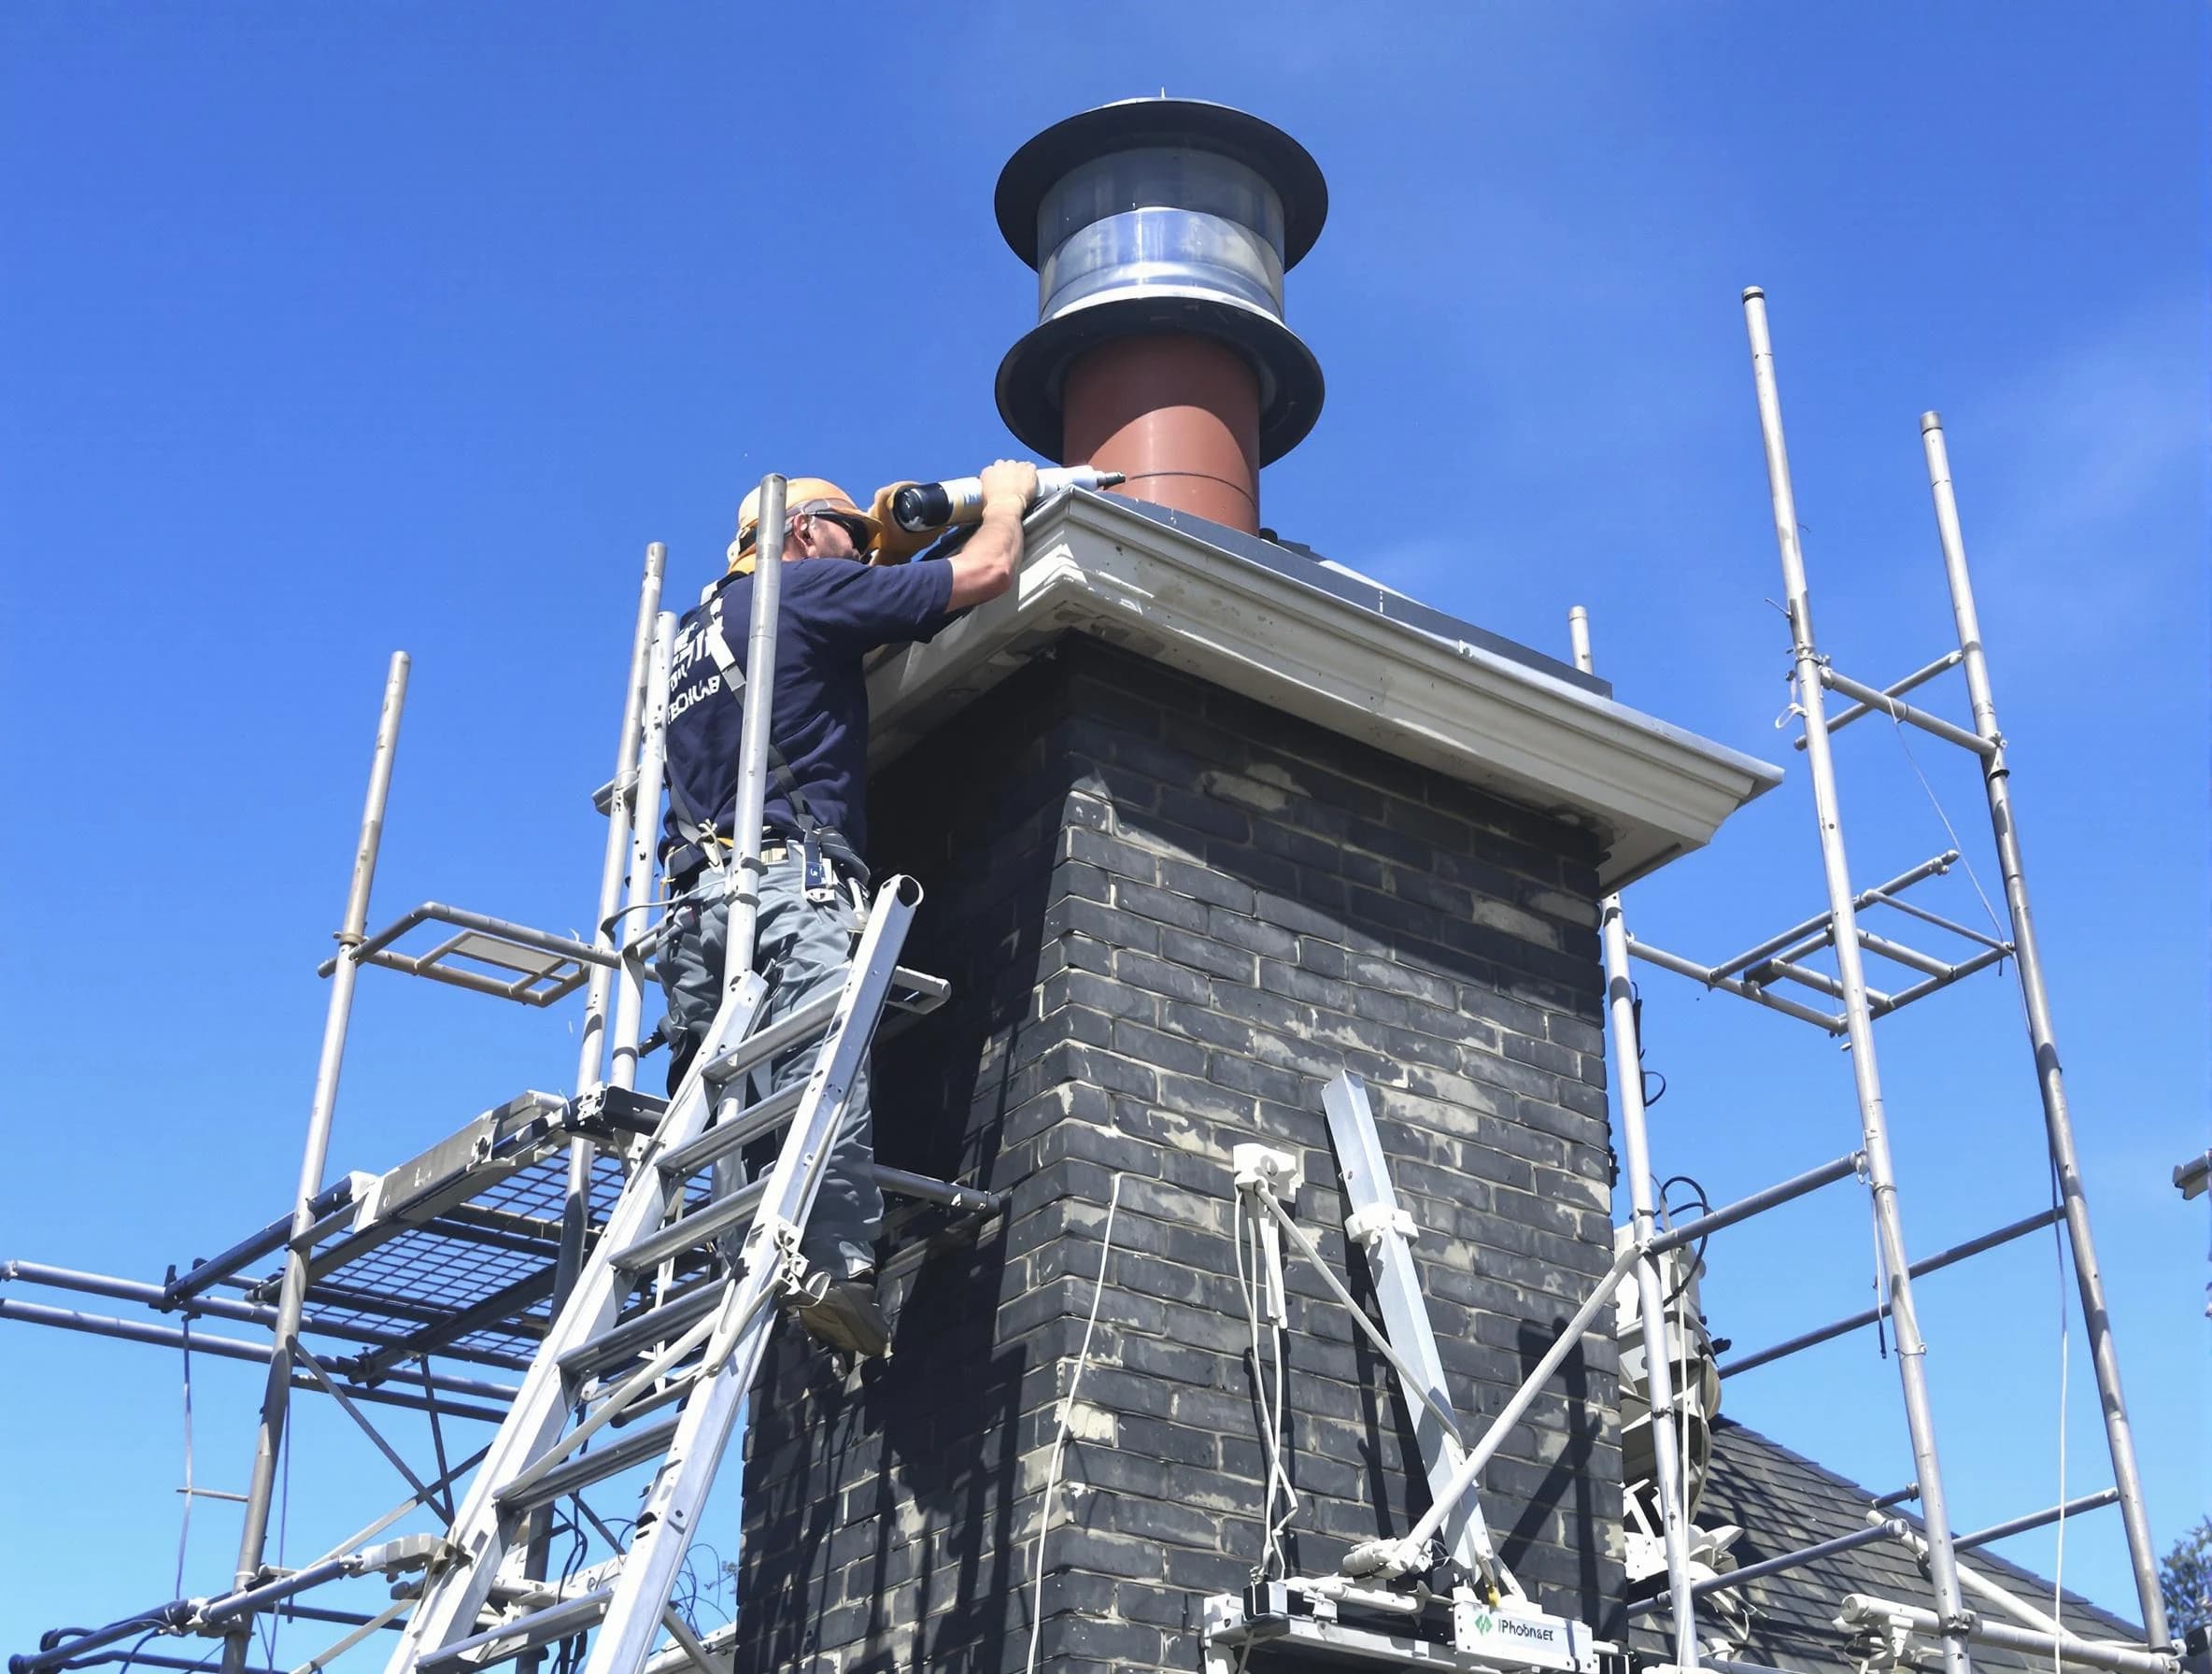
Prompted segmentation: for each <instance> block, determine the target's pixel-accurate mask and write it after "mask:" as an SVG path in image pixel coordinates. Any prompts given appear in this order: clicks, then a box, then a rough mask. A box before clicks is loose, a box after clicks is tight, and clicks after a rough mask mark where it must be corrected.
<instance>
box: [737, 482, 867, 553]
mask: <svg viewBox="0 0 2212 1674" xmlns="http://www.w3.org/2000/svg"><path fill="white" fill-rule="evenodd" d="M816 512H827V513H830V514H831V515H833V516H836V517H839V518H850V519H851V520H852V521H853V523H854V524H855V525H856V526H858V527H860V528H863V529H865V530H866V531H867V534H866V536H865V538H856V539H855V541H854V545H855V546H858V548H859V549H860V551H861V552H863V553H865V552H866V551H867V550H868V549H869V548H870V547H872V546H874V545H875V543H876V541H877V539H878V538H879V537H880V536H881V535H882V534H883V532H884V526H883V524H882V523H881V522H879V521H878V520H877V519H876V518H872V517H871V516H869V514H868V513H866V512H864V511H862V510H861V509H860V508H859V507H858V506H857V505H855V504H853V497H852V496H851V495H850V494H848V493H846V492H845V491H844V489H841V488H839V487H838V486H837V485H836V484H835V483H833V482H831V481H830V479H829V478H828V477H826V476H794V477H792V478H791V479H790V481H789V483H788V484H787V486H786V488H785V489H784V517H785V518H786V519H787V520H788V519H790V518H800V517H806V516H809V515H812V514H814V513H816ZM759 534H760V490H759V489H754V490H753V491H752V492H751V493H750V494H747V495H746V496H745V497H744V501H743V502H742V503H741V504H739V506H738V508H737V539H736V540H734V541H732V542H730V570H731V571H732V573H734V574H736V575H750V574H752V570H753V564H754V560H756V559H757V558H758V557H759V550H758V545H759Z"/></svg>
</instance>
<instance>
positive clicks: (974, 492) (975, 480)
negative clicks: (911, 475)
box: [891, 465, 1127, 534]
mask: <svg viewBox="0 0 2212 1674" xmlns="http://www.w3.org/2000/svg"><path fill="white" fill-rule="evenodd" d="M1125 480H1127V479H1126V478H1125V477H1124V476H1123V475H1122V474H1121V473H1120V472H1118V471H1099V470H1096V469H1094V468H1093V467H1091V466H1089V465H1069V466H1065V467H1057V468H1055V469H1053V470H1050V471H1040V472H1038V473H1037V498H1038V499H1039V500H1042V499H1044V498H1045V497H1046V496H1048V495H1051V494H1056V493H1058V492H1059V491H1060V490H1061V489H1111V488H1113V486H1114V485H1115V484H1116V483H1120V482H1123V481H1125ZM982 517H983V478H982V477H980V476H956V477H954V478H952V479H951V480H950V481H949V482H917V483H909V484H908V485H907V486H906V487H905V488H903V489H900V490H899V491H898V493H896V494H894V495H893V496H892V497H891V520H892V521H893V522H894V523H896V524H898V525H899V527H900V528H901V529H903V530H905V531H906V532H907V533H909V534H922V533H925V532H928V531H929V530H932V529H946V528H950V527H952V526H953V525H955V524H958V523H973V522H976V521H978V520H979V519H980V518H982Z"/></svg>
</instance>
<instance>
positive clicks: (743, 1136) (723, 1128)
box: [659, 1081, 806, 1179]
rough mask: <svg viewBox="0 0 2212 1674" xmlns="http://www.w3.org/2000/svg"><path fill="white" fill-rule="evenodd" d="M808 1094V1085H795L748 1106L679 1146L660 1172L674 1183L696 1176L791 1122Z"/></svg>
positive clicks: (664, 1161) (661, 1160)
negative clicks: (687, 1176)
mask: <svg viewBox="0 0 2212 1674" xmlns="http://www.w3.org/2000/svg"><path fill="white" fill-rule="evenodd" d="M805 1092H806V1083H805V1082H803V1081H799V1082H794V1083H793V1084H792V1085H789V1086H787V1087H786V1088H785V1089H784V1090H783V1091H782V1092H780V1093H772V1094H770V1095H769V1096H768V1097H767V1098H765V1099H761V1100H760V1102H759V1103H758V1104H755V1105H750V1106H747V1107H746V1108H745V1109H744V1110H741V1111H739V1112H738V1113H737V1114H736V1115H735V1116H733V1117H730V1119H728V1120H726V1121H721V1122H716V1124H715V1125H714V1126H713V1127H712V1128H708V1129H707V1130H706V1131H705V1132H704V1133H702V1134H701V1135H700V1136H699V1137H698V1138H697V1139H695V1140H693V1141H692V1142H690V1143H689V1144H688V1145H678V1146H677V1147H676V1148H675V1149H674V1151H671V1152H670V1153H669V1154H668V1155H667V1156H664V1157H662V1158H661V1159H660V1162H659V1168H660V1171H661V1172H662V1173H663V1174H665V1175H667V1176H669V1177H670V1178H671V1179H674V1178H677V1177H678V1176H681V1175H686V1174H696V1173H697V1172H698V1171H699V1170H701V1169H703V1168H705V1167H706V1165H707V1164H708V1163H710V1162H714V1161H716V1160H717V1159H718V1158H720V1157H724V1156H729V1155H730V1152H732V1151H734V1150H736V1149H737V1148H738V1147H739V1146H740V1145H743V1144H746V1143H748V1142H751V1141H753V1140H757V1139H759V1137H760V1136H761V1135H762V1134H764V1133H766V1132H767V1131H768V1130H769V1129H770V1128H774V1127H777V1126H779V1125H780V1124H782V1123H784V1122H787V1121H788V1120H790V1117H791V1113H792V1112H793V1111H795V1110H797V1109H798V1108H799V1100H800V1099H801V1096H803V1095H804V1093H805Z"/></svg>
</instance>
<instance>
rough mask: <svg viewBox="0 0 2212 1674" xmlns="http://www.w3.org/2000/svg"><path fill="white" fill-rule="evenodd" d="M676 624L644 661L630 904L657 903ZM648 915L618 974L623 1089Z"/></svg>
mask: <svg viewBox="0 0 2212 1674" xmlns="http://www.w3.org/2000/svg"><path fill="white" fill-rule="evenodd" d="M675 639H676V619H675V617H674V616H673V615H672V614H670V613H669V612H667V611H665V610H664V611H662V612H661V613H660V615H659V617H658V618H657V619H656V620H655V622H654V624H653V645H652V649H651V651H650V652H649V653H648V654H647V656H646V658H645V734H644V736H643V737H642V738H641V739H640V740H639V743H638V753H637V791H636V794H635V795H634V796H633V797H632V798H631V807H630V832H629V836H630V903H631V905H632V906H638V905H640V904H641V903H643V902H645V901H651V900H652V899H653V871H654V862H655V860H656V858H657V852H658V850H659V844H660V787H661V784H662V781H663V780H664V779H665V778H666V777H667V773H668V673H669V663H670V660H671V658H672V656H673V654H674V646H675ZM648 928H650V927H649V926H647V924H646V923H645V914H644V913H643V912H637V913H632V914H631V915H629V917H628V918H627V919H626V920H625V921H624V929H623V933H622V937H621V943H622V967H621V969H620V970H619V971H617V972H616V973H615V1042H614V1045H615V1062H614V1068H613V1070H612V1071H610V1073H609V1074H608V1077H607V1079H608V1080H609V1081H611V1082H612V1083H613V1084H614V1085H617V1086H618V1087H634V1086H635V1085H637V1060H638V1034H639V1031H640V1029H641V1028H642V1027H643V1024H644V1019H645V958H644V956H642V955H640V954H638V953H635V952H633V951H631V950H632V949H633V948H634V947H635V946H636V944H637V943H638V942H639V940H640V939H641V938H643V937H644V935H645V931H646V930H647V929H648Z"/></svg>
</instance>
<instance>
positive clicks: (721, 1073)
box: [700, 987, 844, 1086]
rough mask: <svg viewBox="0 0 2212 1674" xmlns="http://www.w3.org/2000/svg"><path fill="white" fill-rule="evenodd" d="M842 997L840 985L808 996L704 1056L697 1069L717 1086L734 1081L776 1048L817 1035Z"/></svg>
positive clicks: (834, 1012) (825, 1025) (784, 1048)
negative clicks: (761, 1026) (731, 1043)
mask: <svg viewBox="0 0 2212 1674" xmlns="http://www.w3.org/2000/svg"><path fill="white" fill-rule="evenodd" d="M843 999H844V988H843V987H835V988H830V989H829V990H828V991H827V992H825V993H823V994H820V995H818V996H816V997H815V999H813V1000H808V1001H807V1002H806V1003H805V1004H804V1005H802V1006H801V1007H800V1008H799V1009H798V1010H797V1011H795V1012H793V1013H792V1014H790V1015H789V1016H787V1017H779V1018H777V1019H776V1020H775V1021H774V1022H773V1023H771V1024H770V1025H769V1026H768V1027H767V1028H766V1029H760V1030H759V1031H758V1032H756V1033H754V1034H750V1035H747V1036H746V1037H745V1038H744V1040H742V1041H740V1042H739V1043H737V1044H736V1045H734V1046H732V1047H730V1049H729V1050H728V1051H727V1052H717V1053H716V1055H715V1056H714V1057H711V1058H709V1059H707V1061H706V1067H705V1068H704V1069H703V1070H702V1071H700V1074H701V1075H702V1076H704V1077H705V1079H706V1083H707V1085H709V1086H719V1085H723V1084H724V1083H726V1082H730V1081H734V1080H736V1079H737V1077H739V1076H740V1075H743V1074H744V1072H745V1071H747V1070H750V1069H751V1068H752V1067H753V1066H754V1065H755V1064H758V1063H764V1062H766V1061H767V1060H768V1059H770V1058H772V1057H775V1055H776V1054H777V1053H779V1052H783V1051H786V1050H787V1049H788V1048H790V1047H793V1046H796V1045H798V1044H799V1043H801V1042H802V1041H804V1040H806V1039H808V1038H809V1037H810V1036H813V1035H818V1034H820V1033H821V1032H822V1030H823V1029H826V1028H827V1027H829V1023H830V1018H831V1017H833V1016H835V1015H836V1014H837V1002H838V1001H839V1000H843Z"/></svg>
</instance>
